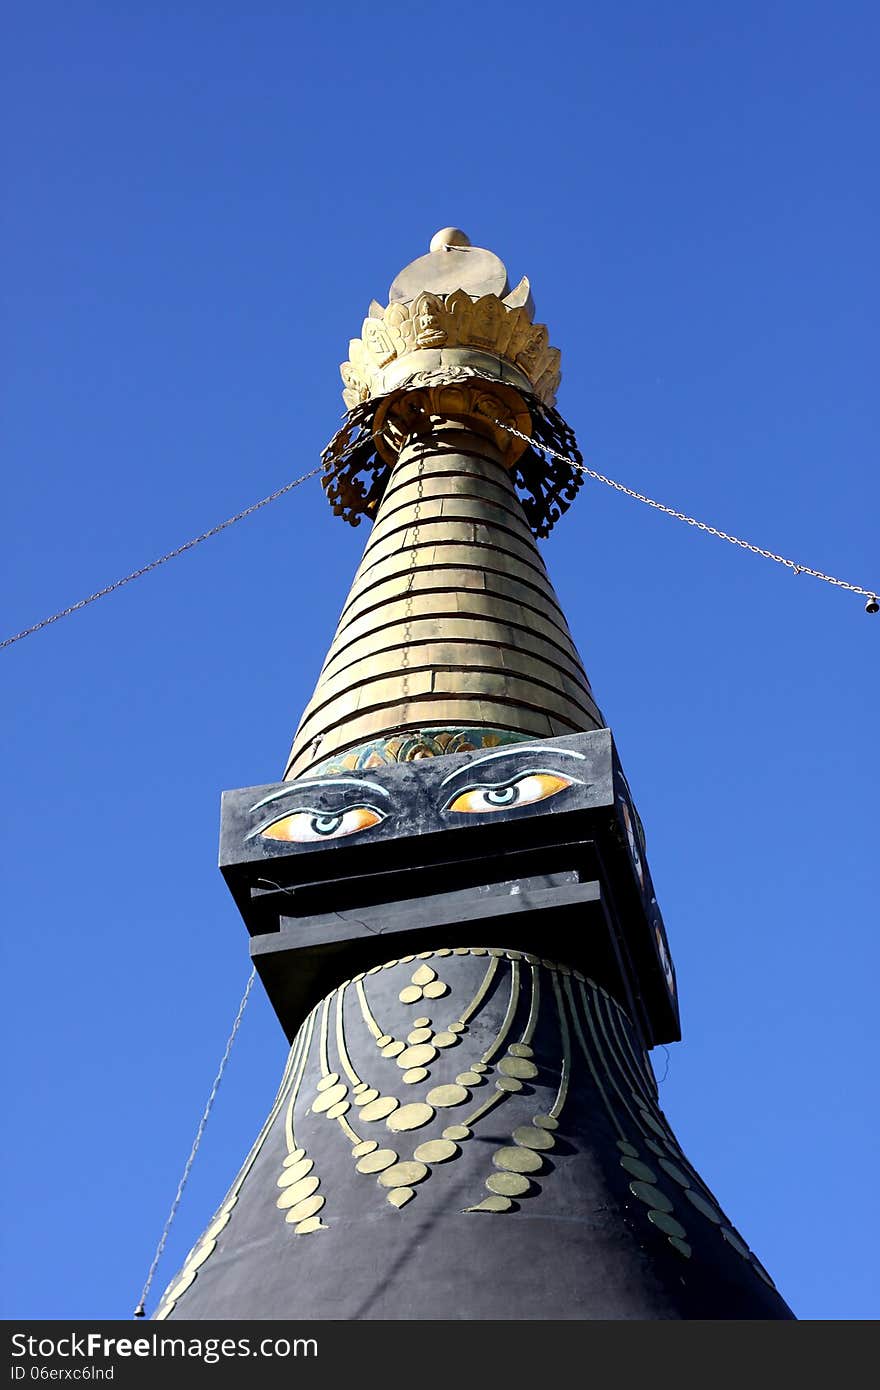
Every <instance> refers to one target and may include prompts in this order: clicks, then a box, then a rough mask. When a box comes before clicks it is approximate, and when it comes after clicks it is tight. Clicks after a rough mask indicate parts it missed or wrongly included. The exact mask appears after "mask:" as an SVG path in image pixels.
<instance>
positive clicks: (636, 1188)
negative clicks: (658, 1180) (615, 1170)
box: [629, 1182, 672, 1211]
mask: <svg viewBox="0 0 880 1390" xmlns="http://www.w3.org/2000/svg"><path fill="white" fill-rule="evenodd" d="M629 1190H630V1192H631V1193H632V1194H633V1196H634V1197H638V1199H639V1201H640V1202H644V1203H645V1205H646V1206H648V1207H653V1208H654V1209H655V1210H656V1211H672V1203H671V1202H670V1200H669V1198H668V1197H667V1196H666V1193H665V1192H661V1191H660V1188H659V1187H654V1186H653V1184H652V1183H649V1182H631V1183H630V1185H629Z"/></svg>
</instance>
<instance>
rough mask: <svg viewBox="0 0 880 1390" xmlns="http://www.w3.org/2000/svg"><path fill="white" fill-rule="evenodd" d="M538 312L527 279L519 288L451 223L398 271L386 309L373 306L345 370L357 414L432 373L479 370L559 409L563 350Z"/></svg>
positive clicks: (347, 390) (486, 252) (348, 394)
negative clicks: (540, 321)
mask: <svg viewBox="0 0 880 1390" xmlns="http://www.w3.org/2000/svg"><path fill="white" fill-rule="evenodd" d="M533 316H534V304H533V302H532V296H531V291H530V287H529V282H528V280H527V279H526V278H525V277H523V279H522V280H520V282H519V284H518V285H516V286H515V288H514V289H512V290H511V289H510V286H509V283H508V279H507V268H506V266H505V265H504V262H503V261H502V260H500V259H499V257H498V256H496V255H495V253H494V252H493V251H489V250H487V249H486V248H485V247H482V246H474V245H472V243H471V240H470V237H469V236H468V235H467V234H466V233H465V232H463V231H462V230H461V229H460V228H459V227H442V228H441V229H440V231H439V232H436V233H435V234H434V236H433V237H432V238H431V242H430V249H429V251H428V254H427V255H425V256H419V257H418V258H417V259H416V260H414V261H412V262H411V263H410V264H409V265H407V266H405V267H404V268H403V270H401V272H400V274H399V275H397V276H396V277H395V279H394V282H393V283H392V285H391V288H390V290H389V294H388V304H387V306H385V307H383V306H382V305H381V304H379V303H377V302H376V301H375V300H374V301H373V303H372V304H371V305H370V311H369V314H368V316H367V318H366V319H364V322H363V326H362V328H361V336H360V338H353V339H352V341H351V343H350V344H349V360H348V361H347V362H343V364H342V366H341V367H340V372H341V374H342V381H343V385H344V387H345V389H344V391H343V393H342V395H343V399H344V401H345V404H346V406H348V408H349V410H353V409H354V407H355V406H357V405H359V404H361V402H363V401H368V400H371V399H376V398H378V397H383V396H387V395H389V393H390V392H392V391H397V390H400V389H401V388H402V387H406V386H409V385H410V384H411V383H412V382H413V379H414V378H415V377H417V376H418V377H420V378H421V377H423V376H424V374H425V373H431V374H435V373H437V372H439V371H442V372H443V373H444V376H448V375H449V372H450V371H453V372H457V373H461V372H462V371H464V372H465V374H467V373H468V372H472V371H475V372H476V373H477V374H478V375H479V376H480V377H482V378H484V379H487V380H497V381H500V382H504V383H506V384H507V385H508V386H510V387H513V388H514V390H520V391H528V392H530V393H533V394H534V395H535V396H537V397H538V399H539V400H540V401H541V402H542V403H543V404H544V405H552V404H553V402H554V400H555V398H556V389H557V387H558V385H559V378H560V371H559V363H560V354H559V351H558V349H557V348H553V347H551V346H550V341H549V336H548V333H547V329H546V327H545V326H544V325H543V324H538V323H534V322H533Z"/></svg>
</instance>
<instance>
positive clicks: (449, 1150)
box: [413, 1139, 461, 1163]
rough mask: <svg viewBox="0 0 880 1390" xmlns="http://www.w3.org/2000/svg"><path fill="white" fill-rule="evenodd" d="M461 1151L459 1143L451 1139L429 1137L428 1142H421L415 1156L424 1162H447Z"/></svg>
mask: <svg viewBox="0 0 880 1390" xmlns="http://www.w3.org/2000/svg"><path fill="white" fill-rule="evenodd" d="M460 1152H461V1150H460V1149H459V1147H458V1145H457V1144H454V1143H453V1142H452V1140H451V1139H429V1140H428V1141H427V1142H426V1143H424V1144H419V1146H418V1148H417V1149H416V1151H415V1153H414V1154H413V1158H417V1159H419V1161H420V1162H422V1163H446V1162H447V1161H448V1160H449V1159H450V1158H455V1156H456V1154H458V1153H460Z"/></svg>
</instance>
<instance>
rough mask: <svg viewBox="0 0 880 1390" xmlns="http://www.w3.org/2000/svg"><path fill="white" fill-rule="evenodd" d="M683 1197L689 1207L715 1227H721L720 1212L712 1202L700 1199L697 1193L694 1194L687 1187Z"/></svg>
mask: <svg viewBox="0 0 880 1390" xmlns="http://www.w3.org/2000/svg"><path fill="white" fill-rule="evenodd" d="M684 1195H685V1197H687V1199H688V1201H689V1202H690V1203H691V1205H692V1206H694V1207H696V1209H697V1211H699V1212H701V1213H702V1215H703V1216H705V1217H706V1220H707V1221H711V1222H712V1223H713V1225H715V1226H720V1225H721V1212H720V1211H719V1210H718V1208H717V1207H716V1206H715V1205H714V1204H713V1203H712V1202H707V1201H706V1198H705V1197H701V1196H700V1194H699V1192H695V1191H694V1189H693V1188H692V1187H689V1188H688V1189H687V1190H686V1192H685V1194H684Z"/></svg>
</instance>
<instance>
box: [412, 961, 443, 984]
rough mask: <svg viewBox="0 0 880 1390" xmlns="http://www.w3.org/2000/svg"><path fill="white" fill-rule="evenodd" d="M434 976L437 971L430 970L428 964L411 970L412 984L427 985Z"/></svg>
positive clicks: (434, 978)
mask: <svg viewBox="0 0 880 1390" xmlns="http://www.w3.org/2000/svg"><path fill="white" fill-rule="evenodd" d="M436 978H437V971H436V970H432V969H431V967H430V965H420V966H419V968H418V970H415V971H413V977H412V982H413V984H414V985H429V984H430V983H431V981H432V980H436Z"/></svg>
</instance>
